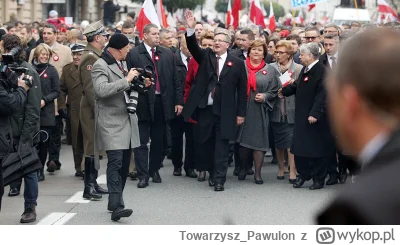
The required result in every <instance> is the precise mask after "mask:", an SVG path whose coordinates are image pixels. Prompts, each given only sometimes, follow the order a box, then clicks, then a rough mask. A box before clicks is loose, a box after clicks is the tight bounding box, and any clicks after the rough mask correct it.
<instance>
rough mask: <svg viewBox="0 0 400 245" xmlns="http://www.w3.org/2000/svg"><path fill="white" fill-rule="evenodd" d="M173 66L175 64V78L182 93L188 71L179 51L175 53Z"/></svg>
mask: <svg viewBox="0 0 400 245" xmlns="http://www.w3.org/2000/svg"><path fill="white" fill-rule="evenodd" d="M175 64H176V78H177V80H178V81H179V86H180V87H181V89H182V91H183V89H184V86H185V80H186V74H187V72H188V69H187V68H186V65H185V64H184V63H183V61H182V57H181V51H180V50H177V51H176V53H175ZM188 66H189V64H188Z"/></svg>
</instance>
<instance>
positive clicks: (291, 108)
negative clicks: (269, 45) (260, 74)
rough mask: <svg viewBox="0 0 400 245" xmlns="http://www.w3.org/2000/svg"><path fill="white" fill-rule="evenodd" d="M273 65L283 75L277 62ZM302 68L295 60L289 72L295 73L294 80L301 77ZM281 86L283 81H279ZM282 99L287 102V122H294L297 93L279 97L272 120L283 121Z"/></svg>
mask: <svg viewBox="0 0 400 245" xmlns="http://www.w3.org/2000/svg"><path fill="white" fill-rule="evenodd" d="M271 66H272V67H274V68H275V69H276V70H277V71H278V73H279V76H281V75H283V74H282V73H281V71H280V69H279V66H278V64H277V63H276V62H275V63H272V64H271ZM296 68H297V69H296ZM302 68H303V66H302V65H299V64H296V63H295V62H293V64H292V66H291V67H290V68H289V72H291V73H292V74H293V75H292V78H293V79H294V80H296V79H297V78H298V77H299V75H300V72H301V69H302ZM281 87H282V84H281V82H279V88H281ZM282 100H285V102H286V116H287V123H289V124H294V113H295V109H296V106H295V101H296V96H295V95H293V96H290V97H284V98H283V99H280V98H279V97H278V99H277V101H276V103H275V106H274V109H273V110H272V113H271V118H270V119H271V122H278V123H279V122H281V116H282V112H281V107H282V104H281V101H282Z"/></svg>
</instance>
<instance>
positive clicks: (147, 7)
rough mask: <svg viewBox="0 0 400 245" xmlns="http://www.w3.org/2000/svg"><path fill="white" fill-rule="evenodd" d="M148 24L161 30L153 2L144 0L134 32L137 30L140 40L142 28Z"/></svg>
mask: <svg viewBox="0 0 400 245" xmlns="http://www.w3.org/2000/svg"><path fill="white" fill-rule="evenodd" d="M150 23H152V24H155V25H156V26H158V28H161V26H160V20H159V19H158V16H157V13H156V9H155V8H154V5H153V1H152V0H145V1H144V3H143V6H142V9H141V10H140V13H139V16H138V19H137V22H136V30H138V31H139V33H140V39H143V29H144V27H145V26H146V25H147V24H150Z"/></svg>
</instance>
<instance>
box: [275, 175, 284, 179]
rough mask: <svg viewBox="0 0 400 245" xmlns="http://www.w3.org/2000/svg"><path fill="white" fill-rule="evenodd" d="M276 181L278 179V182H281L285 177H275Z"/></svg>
mask: <svg viewBox="0 0 400 245" xmlns="http://www.w3.org/2000/svg"><path fill="white" fill-rule="evenodd" d="M276 179H278V180H283V179H285V176H279V175H278V176H276Z"/></svg>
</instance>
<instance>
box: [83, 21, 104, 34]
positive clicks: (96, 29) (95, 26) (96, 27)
mask: <svg viewBox="0 0 400 245" xmlns="http://www.w3.org/2000/svg"><path fill="white" fill-rule="evenodd" d="M82 34H83V35H85V36H86V37H92V36H95V35H108V32H106V30H105V29H104V26H103V24H102V23H101V21H97V22H94V23H92V24H90V25H88V26H86V28H85V30H84V31H83V33H82Z"/></svg>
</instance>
